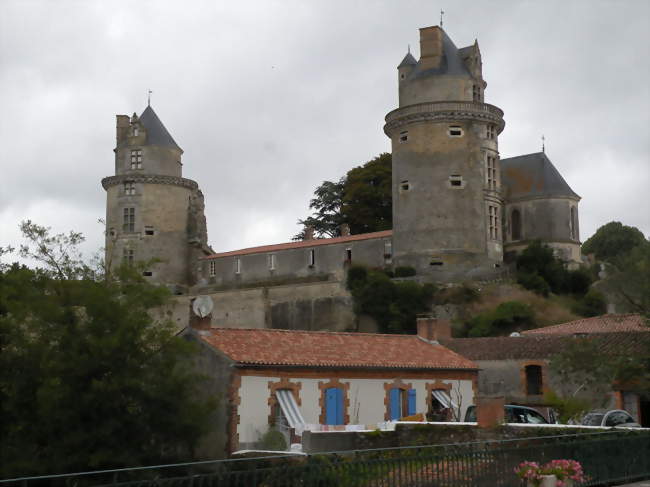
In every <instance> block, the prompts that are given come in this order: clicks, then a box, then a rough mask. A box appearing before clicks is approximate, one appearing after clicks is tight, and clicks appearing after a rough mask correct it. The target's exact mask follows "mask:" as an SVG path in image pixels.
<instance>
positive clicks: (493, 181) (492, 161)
mask: <svg viewBox="0 0 650 487" xmlns="http://www.w3.org/2000/svg"><path fill="white" fill-rule="evenodd" d="M486 166H487V167H486V171H485V176H486V179H487V188H488V189H492V190H496V189H497V186H498V181H497V158H496V157H494V156H490V155H488V156H487V163H486Z"/></svg>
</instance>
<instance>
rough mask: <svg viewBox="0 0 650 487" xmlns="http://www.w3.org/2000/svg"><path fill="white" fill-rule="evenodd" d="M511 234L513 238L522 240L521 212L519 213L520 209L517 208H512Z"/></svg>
mask: <svg viewBox="0 0 650 487" xmlns="http://www.w3.org/2000/svg"><path fill="white" fill-rule="evenodd" d="M510 228H511V229H510V235H511V236H512V240H520V239H521V213H519V210H517V209H515V210H512V213H511V214H510Z"/></svg>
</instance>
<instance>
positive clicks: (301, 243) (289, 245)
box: [202, 230, 393, 259]
mask: <svg viewBox="0 0 650 487" xmlns="http://www.w3.org/2000/svg"><path fill="white" fill-rule="evenodd" d="M392 235H393V231H392V230H383V231H381V232H372V233H360V234H357V235H347V236H345V237H334V238H317V239H313V240H298V241H296V242H286V243H281V244H273V245H262V246H260V247H250V248H247V249H240V250H231V251H229V252H221V253H218V254H212V255H208V256H206V257H202V259H218V258H220V257H229V256H234V255H248V254H261V253H265V252H275V251H277V250H286V249H299V248H303V247H310V248H311V247H318V246H319V245H333V244H339V243H345V242H356V241H360V240H370V239H373V238H385V237H391V236H392Z"/></svg>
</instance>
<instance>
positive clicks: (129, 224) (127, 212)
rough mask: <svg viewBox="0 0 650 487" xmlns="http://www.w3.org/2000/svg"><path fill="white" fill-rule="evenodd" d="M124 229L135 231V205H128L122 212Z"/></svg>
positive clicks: (125, 230)
mask: <svg viewBox="0 0 650 487" xmlns="http://www.w3.org/2000/svg"><path fill="white" fill-rule="evenodd" d="M122 231H124V232H135V207H133V206H128V207H125V208H124V211H123V212H122Z"/></svg>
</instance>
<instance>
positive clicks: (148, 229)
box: [144, 226, 154, 235]
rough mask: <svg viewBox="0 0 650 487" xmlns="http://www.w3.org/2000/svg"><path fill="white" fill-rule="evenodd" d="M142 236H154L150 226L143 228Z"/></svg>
mask: <svg viewBox="0 0 650 487" xmlns="http://www.w3.org/2000/svg"><path fill="white" fill-rule="evenodd" d="M144 234H145V235H153V234H154V229H153V227H150V226H147V227H144Z"/></svg>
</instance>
